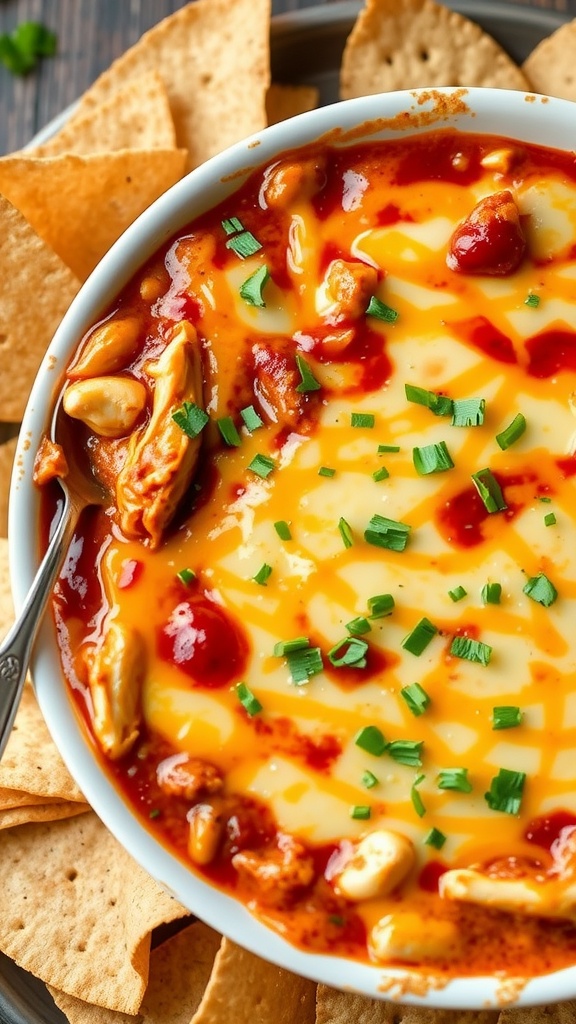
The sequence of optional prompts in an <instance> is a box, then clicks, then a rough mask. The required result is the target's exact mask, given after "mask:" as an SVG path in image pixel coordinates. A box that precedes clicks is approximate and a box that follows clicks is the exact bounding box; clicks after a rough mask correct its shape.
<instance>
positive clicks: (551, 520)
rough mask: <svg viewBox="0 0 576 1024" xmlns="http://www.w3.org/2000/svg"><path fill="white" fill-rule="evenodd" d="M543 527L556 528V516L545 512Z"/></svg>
mask: <svg viewBox="0 0 576 1024" xmlns="http://www.w3.org/2000/svg"><path fill="white" fill-rule="evenodd" d="M544 526H556V516H555V514H554V512H547V513H546V515H545V516H544Z"/></svg>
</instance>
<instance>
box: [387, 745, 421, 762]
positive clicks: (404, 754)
mask: <svg viewBox="0 0 576 1024" xmlns="http://www.w3.org/2000/svg"><path fill="white" fill-rule="evenodd" d="M423 746H424V741H423V740H392V742H391V743H388V744H387V745H386V753H387V754H390V757H391V758H393V759H394V761H397V762H398V764H406V765H408V767H409V768H420V766H421V764H422V757H421V754H422V748H423Z"/></svg>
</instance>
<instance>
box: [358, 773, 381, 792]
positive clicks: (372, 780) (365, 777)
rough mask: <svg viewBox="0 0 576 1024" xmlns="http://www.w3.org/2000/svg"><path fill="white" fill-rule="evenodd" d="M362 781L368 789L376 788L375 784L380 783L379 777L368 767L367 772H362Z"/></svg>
mask: <svg viewBox="0 0 576 1024" xmlns="http://www.w3.org/2000/svg"><path fill="white" fill-rule="evenodd" d="M360 782H361V783H362V785H363V786H364V787H365V788H366V789H374V786H377V785H378V779H377V778H376V776H375V775H374V774H373V773H372V772H371V771H369V770H368V769H366V771H365V772H362V778H361V779H360Z"/></svg>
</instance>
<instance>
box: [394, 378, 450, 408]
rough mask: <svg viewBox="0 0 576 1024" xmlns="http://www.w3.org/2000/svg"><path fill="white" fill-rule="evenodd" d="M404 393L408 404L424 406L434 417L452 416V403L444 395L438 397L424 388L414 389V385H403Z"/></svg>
mask: <svg viewBox="0 0 576 1024" xmlns="http://www.w3.org/2000/svg"><path fill="white" fill-rule="evenodd" d="M404 391H405V394H406V398H407V399H408V401H409V402H414V403H415V404H416V405H423V406H425V407H426V409H430V412H433V413H434V415H435V416H451V415H452V409H453V407H454V403H453V401H452V399H451V398H448V397H447V396H446V395H438V394H436V392H435V391H427V390H426V388H419V387H416V385H415V384H405V385H404Z"/></svg>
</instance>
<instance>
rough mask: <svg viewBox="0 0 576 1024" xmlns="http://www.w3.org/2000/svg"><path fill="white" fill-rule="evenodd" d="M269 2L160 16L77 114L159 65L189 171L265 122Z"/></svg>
mask: <svg viewBox="0 0 576 1024" xmlns="http://www.w3.org/2000/svg"><path fill="white" fill-rule="evenodd" d="M270 6H271V5H270V0H195V2H194V3H189V4H187V5H186V6H185V7H182V8H181V9H180V10H178V11H175V13H174V14H172V15H170V16H169V17H168V18H165V19H164V21H161V22H159V24H157V25H155V26H154V27H153V28H151V29H150V30H149V31H148V32H146V33H145V34H144V35H143V36H142V37H141V38H140V39H139V40H138V42H137V43H135V45H134V46H132V47H131V48H130V49H129V50H127V51H126V53H124V54H123V55H122V56H121V57H119V58H118V60H116V61H114V63H113V64H112V65H111V66H110V67H109V68H108V69H107V70H106V71H104V72H103V74H102V75H100V77H99V78H98V79H96V81H95V82H94V84H93V85H92V86H91V87H90V88H89V89H88V90H87V91H86V92H85V93H84V95H83V96H82V98H81V99H80V102H79V105H78V110H77V115H76V116H80V115H81V114H83V113H85V112H86V111H88V110H89V109H90V108H92V107H94V106H95V105H98V104H101V103H103V102H104V101H105V100H106V99H108V98H109V97H110V96H111V95H112V94H113V93H115V92H116V91H117V90H118V89H119V88H120V87H121V86H123V85H124V83H125V82H127V81H128V80H129V79H133V78H134V77H138V76H140V75H142V74H143V73H144V72H146V71H150V70H154V69H156V70H159V71H160V74H161V75H162V79H163V81H164V83H165V85H166V89H167V91H168V97H169V101H170V109H171V111H172V117H173V119H174V124H175V127H176V139H177V145H178V146H180V147H182V148H183V149H186V150H187V151H188V161H187V166H186V169H187V170H190V169H191V168H193V167H197V166H198V165H199V164H201V163H203V162H204V161H205V160H207V159H208V158H209V157H211V156H214V154H215V153H220V152H221V151H222V150H223V149H226V147H227V146H230V145H231V144H232V143H234V142H238V141H239V140H240V139H243V138H246V136H248V135H252V134H253V133H254V132H257V131H260V130H261V129H262V128H264V127H265V125H266V109H265V98H266V90H267V88H268V86H269V84H270V39H269V31H270Z"/></svg>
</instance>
